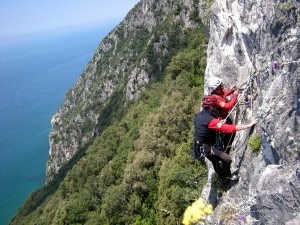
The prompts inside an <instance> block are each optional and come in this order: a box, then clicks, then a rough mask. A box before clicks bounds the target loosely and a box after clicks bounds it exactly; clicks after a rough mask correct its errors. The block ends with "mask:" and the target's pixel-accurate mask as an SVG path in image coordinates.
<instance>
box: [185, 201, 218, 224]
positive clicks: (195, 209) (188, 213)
mask: <svg viewBox="0 0 300 225" xmlns="http://www.w3.org/2000/svg"><path fill="white" fill-rule="evenodd" d="M212 209H213V208H212V205H211V204H208V205H206V204H205V203H204V200H203V199H202V198H200V199H198V200H196V201H195V202H193V203H192V205H191V206H188V207H187V209H186V210H185V212H184V214H183V220H182V223H183V224H184V225H190V224H192V223H196V222H198V221H201V220H203V219H204V218H205V216H206V215H207V214H211V213H212Z"/></svg>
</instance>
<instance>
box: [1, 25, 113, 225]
mask: <svg viewBox="0 0 300 225" xmlns="http://www.w3.org/2000/svg"><path fill="white" fill-rule="evenodd" d="M116 24H117V23H116V22H111V23H106V24H100V25H99V24H97V25H89V26H80V27H72V28H70V29H64V30H56V31H52V32H48V33H45V34H43V35H37V36H33V37H28V36H27V37H26V38H24V39H22V38H19V39H18V40H17V41H15V42H11V43H8V44H7V45H3V44H1V45H0V224H1V225H5V224H8V223H9V221H10V220H11V219H12V218H13V216H14V215H15V214H16V213H17V211H18V209H19V207H20V206H21V205H22V204H23V203H24V202H25V200H26V198H27V197H28V196H29V194H30V193H31V192H33V191H34V190H36V189H38V188H40V187H41V186H42V185H43V184H44V181H45V173H46V162H47V159H48V155H49V141H48V135H49V132H50V129H51V124H50V120H51V117H52V115H53V114H54V113H55V112H56V111H57V110H58V108H59V107H60V105H61V104H62V102H63V100H64V97H65V94H66V92H67V90H68V89H70V88H71V87H72V86H73V85H74V84H75V83H76V80H77V78H78V77H79V76H80V75H81V74H82V72H83V70H84V68H85V67H86V65H87V64H88V62H89V60H91V59H92V56H93V53H94V52H95V50H96V48H97V47H98V45H99V44H100V42H101V41H102V39H103V38H104V37H105V36H106V35H107V34H108V33H109V32H110V31H111V30H112V29H113V28H114V26H115V25H116Z"/></svg>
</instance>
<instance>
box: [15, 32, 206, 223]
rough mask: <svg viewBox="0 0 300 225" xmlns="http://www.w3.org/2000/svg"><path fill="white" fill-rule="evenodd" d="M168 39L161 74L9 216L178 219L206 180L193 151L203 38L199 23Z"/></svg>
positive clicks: (96, 220) (71, 219)
mask: <svg viewBox="0 0 300 225" xmlns="http://www.w3.org/2000/svg"><path fill="white" fill-rule="evenodd" d="M169 29H171V27H169ZM174 38H175V37H174ZM173 44H174V45H173V47H174V48H173V49H169V50H170V51H172V52H173V54H172V55H173V57H172V58H170V60H169V61H168V62H166V63H165V67H164V69H163V70H162V72H161V73H160V77H159V79H155V80H154V81H153V82H152V83H151V84H150V85H149V86H148V87H147V88H146V90H145V91H144V92H143V93H142V94H141V96H140V98H139V100H138V101H137V102H134V103H131V104H129V105H127V106H124V107H126V113H124V112H125V110H124V111H123V113H120V114H119V116H115V117H114V120H111V121H113V122H112V123H111V124H110V125H107V123H106V122H105V124H106V125H105V126H106V128H105V129H104V130H103V132H102V134H101V135H100V136H99V137H96V138H95V139H94V141H93V143H92V144H91V145H90V146H87V147H86V150H85V151H81V152H79V153H78V154H77V155H76V156H75V157H74V158H73V159H72V160H71V161H70V162H69V163H68V164H67V165H65V166H64V167H63V168H62V169H61V171H60V173H59V174H58V175H57V176H56V177H55V178H54V179H53V180H52V181H51V182H49V183H48V184H47V185H45V186H44V187H43V188H41V189H40V190H37V191H35V192H34V193H32V194H31V196H30V197H29V198H28V199H27V201H26V203H25V204H24V205H23V207H22V208H20V210H19V212H18V214H17V215H16V217H15V218H14V219H13V220H12V221H11V224H19V225H20V224H47V225H48V224H56V225H57V224H93V225H94V224H101V225H104V224H135V225H138V224H140V225H142V224H149V225H150V224H151V225H153V224H176V223H180V221H181V220H182V215H183V212H184V210H185V208H186V207H187V206H188V205H189V204H190V203H191V202H193V201H194V200H195V199H197V198H198V197H199V195H200V191H201V188H202V186H203V185H204V183H205V182H206V173H207V171H206V168H205V167H203V166H202V165H200V164H199V163H198V162H196V161H193V160H192V159H191V149H192V141H193V119H194V113H195V112H196V110H198V108H199V101H200V98H201V93H202V92H203V78H204V70H205V65H206V45H207V39H206V37H205V35H204V33H203V31H202V29H201V28H199V27H197V28H195V29H189V30H187V31H186V32H185V33H184V35H183V36H182V37H180V39H176V43H173ZM119 94H120V95H119V96H115V99H122V92H120V93H119ZM116 95H117V94H116ZM114 106H115V105H114ZM114 106H112V107H114ZM118 106H119V108H120V109H119V111H122V107H123V105H122V104H119V105H118ZM114 110H115V109H114V108H112V109H110V110H108V111H114ZM103 120H107V118H105V117H104V118H103ZM102 122H103V121H102ZM103 123H104V122H103ZM99 124H101V121H100V123H99Z"/></svg>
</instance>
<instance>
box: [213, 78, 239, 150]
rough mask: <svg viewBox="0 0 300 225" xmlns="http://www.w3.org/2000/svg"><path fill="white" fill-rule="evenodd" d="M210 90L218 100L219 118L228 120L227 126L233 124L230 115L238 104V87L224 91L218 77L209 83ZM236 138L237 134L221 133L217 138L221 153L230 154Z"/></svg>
mask: <svg viewBox="0 0 300 225" xmlns="http://www.w3.org/2000/svg"><path fill="white" fill-rule="evenodd" d="M208 90H209V93H210V94H211V95H213V96H214V97H215V98H216V99H217V103H216V107H217V108H218V111H219V113H218V118H219V119H220V120H225V119H226V123H227V124H233V122H232V119H231V118H230V117H229V115H228V113H229V111H230V110H231V109H232V108H233V107H234V105H235V104H236V102H237V98H238V91H237V88H236V86H233V88H232V89H228V90H227V89H224V85H223V82H222V80H221V79H220V78H218V77H212V78H210V80H209V82H208ZM231 95H232V96H231ZM234 137H235V133H231V134H226V133H219V134H218V138H217V144H218V149H219V150H221V151H223V150H224V151H225V152H226V153H227V154H229V153H230V150H231V145H232V142H233V139H234Z"/></svg>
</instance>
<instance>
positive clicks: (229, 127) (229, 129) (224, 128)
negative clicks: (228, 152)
mask: <svg viewBox="0 0 300 225" xmlns="http://www.w3.org/2000/svg"><path fill="white" fill-rule="evenodd" d="M208 128H209V129H212V130H215V131H218V132H222V133H229V134H230V133H234V132H235V131H236V126H235V124H226V123H222V122H221V121H220V120H218V119H212V120H211V121H210V122H209V123H208Z"/></svg>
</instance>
